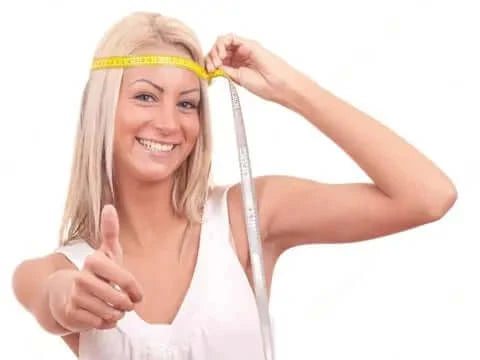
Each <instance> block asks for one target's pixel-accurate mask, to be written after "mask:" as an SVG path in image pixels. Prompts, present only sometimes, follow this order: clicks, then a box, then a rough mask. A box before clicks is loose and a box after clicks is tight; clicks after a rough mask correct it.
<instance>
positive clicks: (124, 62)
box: [91, 55, 228, 85]
mask: <svg viewBox="0 0 480 360" xmlns="http://www.w3.org/2000/svg"><path fill="white" fill-rule="evenodd" d="M149 65H150V66H153V65H171V66H178V67H183V68H185V69H188V70H191V71H193V72H194V73H196V74H197V75H198V76H199V77H200V78H202V79H205V80H208V84H209V85H210V83H211V79H212V78H214V77H217V76H223V77H227V78H228V75H227V74H226V73H225V72H224V71H223V70H222V69H216V70H215V71H213V72H211V73H209V72H207V71H206V70H205V68H203V67H202V66H201V65H200V64H199V63H197V62H195V61H193V60H192V59H189V58H184V57H181V56H166V55H128V56H109V57H104V58H96V59H94V60H93V63H92V67H91V69H92V70H100V69H112V68H125V67H134V66H149Z"/></svg>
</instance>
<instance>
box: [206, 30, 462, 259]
mask: <svg viewBox="0 0 480 360" xmlns="http://www.w3.org/2000/svg"><path fill="white" fill-rule="evenodd" d="M232 38H233V39H236V40H231V41H230V43H232V42H235V41H236V42H237V47H236V48H232V47H231V46H230V47H228V46H227V45H225V44H229V40H230V39H232ZM222 44H223V45H224V46H222ZM222 47H223V48H224V49H229V48H230V49H231V52H232V53H231V54H230V57H228V56H226V55H227V51H225V52H224V54H223V55H224V56H223V59H222V56H221V55H220V54H221V50H220V49H222ZM242 47H243V51H244V52H245V53H247V52H249V54H250V61H249V62H244V63H243V64H244V65H243V66H242V62H240V61H237V63H235V64H232V62H231V61H230V59H232V58H235V49H237V50H238V49H239V48H242ZM214 49H216V50H215V51H212V52H211V54H210V58H209V59H210V60H211V63H213V64H214V65H215V61H216V62H217V64H218V62H219V61H220V64H219V65H220V66H219V67H221V68H224V69H226V71H228V74H229V75H231V77H232V78H233V79H234V80H235V79H236V80H237V81H238V83H239V84H240V85H243V86H245V87H246V88H247V89H249V90H251V91H252V92H254V93H256V94H257V95H259V96H261V97H263V98H266V99H269V100H273V101H275V102H277V103H279V104H281V105H283V106H285V107H287V108H289V109H291V110H293V111H295V112H297V113H299V114H301V115H302V116H303V117H304V118H305V119H307V120H308V121H309V122H310V123H312V125H314V126H315V127H316V128H317V129H318V130H320V131H321V132H322V133H324V134H325V135H327V136H328V137H329V138H330V139H332V141H334V142H335V143H336V144H337V145H338V146H340V147H341V148H342V149H343V150H344V151H345V152H346V153H347V154H348V155H349V156H350V157H351V158H352V159H353V160H354V161H355V162H356V163H357V164H358V165H359V166H360V167H361V168H362V169H363V170H364V171H365V172H366V173H367V174H368V176H369V177H370V178H371V179H372V180H373V182H374V184H371V183H351V184H326V183H319V182H316V181H313V180H307V179H301V178H296V177H291V176H262V177H257V178H255V189H256V195H257V201H258V208H259V217H260V219H261V222H262V224H263V225H262V226H263V228H262V234H263V238H264V241H272V242H275V245H276V247H278V248H279V251H280V252H281V251H283V250H285V249H287V248H289V247H292V246H296V245H300V244H307V243H319V242H329V243H332V242H351V241H360V240H366V239H371V238H374V237H378V236H383V235H387V234H391V233H394V232H398V231H402V230H406V229H408V228H412V227H414V226H418V225H421V224H425V223H428V222H432V221H435V220H438V219H439V218H441V217H442V216H443V215H444V214H445V213H446V212H447V211H448V209H449V208H450V207H451V206H452V205H453V204H454V202H455V200H456V198H457V192H456V189H455V186H454V185H453V183H452V182H451V180H450V179H449V178H448V177H447V176H446V175H445V174H444V173H443V172H442V171H441V170H440V169H439V168H438V167H437V166H436V165H435V164H434V163H433V162H432V161H431V160H429V159H428V158H427V157H425V156H424V155H423V154H422V153H421V152H419V151H418V150H417V149H415V148H414V147H413V146H412V145H410V144H408V143H407V142H406V141H405V140H404V139H402V138H401V137H400V136H398V135H397V134H395V133H394V132H393V131H392V130H390V129H389V128H387V127H386V126H384V125H382V124H381V123H380V122H378V121H376V120H375V119H373V118H372V117H370V116H368V115H367V114H365V113H363V112H361V111H360V110H358V109H356V108H355V107H353V106H352V105H350V104H348V103H346V102H344V101H342V100H341V99H339V98H338V97H336V96H334V95H333V94H331V93H330V92H328V91H327V90H325V89H323V88H322V87H320V86H319V85H318V84H317V83H315V82H314V81H313V80H311V79H310V78H308V77H307V76H306V75H304V74H302V73H301V72H299V71H297V70H295V69H293V68H292V67H291V66H289V65H288V64H287V63H286V62H284V61H283V60H281V59H280V58H278V57H276V56H275V55H274V54H272V53H271V52H269V51H268V50H266V49H264V48H263V47H262V46H261V45H260V44H259V43H258V42H255V41H252V40H248V39H242V38H239V37H235V35H233V34H229V35H227V36H226V37H223V38H219V40H218V41H217V46H216V47H215V48H214ZM215 58H217V59H215ZM225 58H227V61H226V66H225V61H224V59H225ZM245 64H248V65H245ZM207 65H208V62H207ZM265 69H267V70H265ZM242 70H243V73H242ZM242 75H243V77H242ZM239 185H240V184H237V186H236V187H237V189H236V190H232V191H233V192H234V193H236V196H241V195H240V188H239Z"/></svg>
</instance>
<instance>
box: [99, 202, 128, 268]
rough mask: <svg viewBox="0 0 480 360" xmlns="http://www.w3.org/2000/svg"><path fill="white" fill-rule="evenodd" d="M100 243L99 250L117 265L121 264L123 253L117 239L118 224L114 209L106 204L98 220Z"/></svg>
mask: <svg viewBox="0 0 480 360" xmlns="http://www.w3.org/2000/svg"><path fill="white" fill-rule="evenodd" d="M100 230H101V236H102V242H101V245H100V250H101V251H103V252H104V253H105V254H106V255H107V256H108V257H110V258H112V259H114V260H115V262H117V263H118V264H121V263H122V262H123V251H122V247H121V245H120V241H119V239H118V234H119V223H118V215H117V211H116V210H115V207H114V206H113V205H111V204H107V205H105V206H104V207H103V209H102V213H101V219H100Z"/></svg>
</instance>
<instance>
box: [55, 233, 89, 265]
mask: <svg viewBox="0 0 480 360" xmlns="http://www.w3.org/2000/svg"><path fill="white" fill-rule="evenodd" d="M93 252H95V249H94V248H93V247H92V246H90V245H89V244H88V243H87V242H86V241H84V240H78V241H72V242H69V243H67V244H65V245H61V246H59V247H58V248H57V249H55V251H54V254H61V255H58V256H57V257H63V258H64V259H63V260H62V261H65V258H66V260H67V261H68V262H70V263H71V264H73V265H75V267H76V268H77V269H79V270H80V269H81V268H82V267H83V263H84V261H85V258H86V257H87V256H88V255H90V254H92V253H93Z"/></svg>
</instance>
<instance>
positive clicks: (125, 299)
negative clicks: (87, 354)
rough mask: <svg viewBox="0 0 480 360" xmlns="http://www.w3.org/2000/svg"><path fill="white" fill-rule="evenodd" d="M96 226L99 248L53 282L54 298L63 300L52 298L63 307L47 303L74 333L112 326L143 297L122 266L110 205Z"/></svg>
mask: <svg viewBox="0 0 480 360" xmlns="http://www.w3.org/2000/svg"><path fill="white" fill-rule="evenodd" d="M100 227H101V237H102V239H101V245H100V247H99V248H98V249H97V250H96V251H95V252H93V253H92V254H90V255H89V256H87V258H86V259H85V262H84V265H83V268H82V269H81V271H74V272H69V273H67V274H66V275H65V277H63V280H59V281H55V282H56V283H57V284H62V285H58V286H57V285H55V287H56V288H55V289H54V290H51V291H52V293H55V294H54V295H55V298H57V299H62V298H63V299H66V301H65V300H63V301H53V302H54V303H56V304H58V303H62V304H63V305H64V306H62V311H58V305H57V306H54V307H55V309H54V308H53V307H52V304H51V306H50V307H51V309H52V314H54V317H55V318H56V320H57V321H58V322H59V323H60V324H61V325H62V326H63V327H65V328H67V329H70V330H71V331H74V332H78V331H83V330H87V329H90V328H97V329H109V328H113V327H115V326H116V322H117V321H118V320H120V319H121V318H122V317H123V315H124V314H125V311H131V310H133V308H134V303H136V302H139V301H141V299H142V296H143V295H142V294H143V292H142V290H141V287H140V284H139V283H138V282H137V280H136V279H135V278H134V276H133V275H132V274H131V273H130V272H129V271H128V270H126V269H125V268H124V266H123V251H122V247H121V245H120V242H119V238H118V234H119V223H118V216H117V212H116V210H115V208H114V207H113V206H112V205H105V206H104V208H103V209H102V214H101V225H100ZM55 310H56V311H55ZM59 313H60V314H61V315H60V316H58V314H59ZM55 314H57V316H55Z"/></svg>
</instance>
